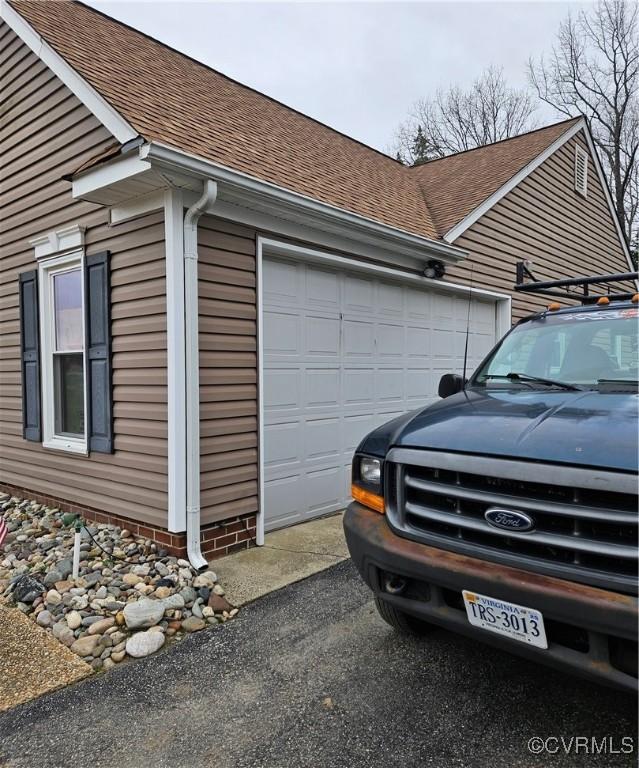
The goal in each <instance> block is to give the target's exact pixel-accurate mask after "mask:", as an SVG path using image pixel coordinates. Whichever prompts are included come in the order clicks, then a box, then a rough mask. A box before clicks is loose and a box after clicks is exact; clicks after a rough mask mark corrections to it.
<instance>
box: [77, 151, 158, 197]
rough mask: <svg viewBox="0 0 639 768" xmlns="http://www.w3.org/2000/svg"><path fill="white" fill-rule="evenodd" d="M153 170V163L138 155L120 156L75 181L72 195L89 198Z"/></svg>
mask: <svg viewBox="0 0 639 768" xmlns="http://www.w3.org/2000/svg"><path fill="white" fill-rule="evenodd" d="M150 170H151V163H149V162H146V161H145V160H140V158H139V157H138V155H137V154H136V153H129V154H126V155H120V156H119V157H118V158H116V159H115V160H111V161H110V162H108V163H104V165H100V166H97V167H96V168H90V169H88V170H86V171H84V172H82V173H79V174H78V175H77V176H76V177H74V179H73V183H72V187H71V194H72V196H73V197H74V198H85V197H89V196H91V195H93V194H95V193H96V192H99V191H101V190H103V189H105V188H107V187H111V186H113V185H114V184H118V183H119V182H121V181H125V180H130V179H133V178H135V177H136V176H139V175H140V174H143V173H146V172H147V171H150Z"/></svg>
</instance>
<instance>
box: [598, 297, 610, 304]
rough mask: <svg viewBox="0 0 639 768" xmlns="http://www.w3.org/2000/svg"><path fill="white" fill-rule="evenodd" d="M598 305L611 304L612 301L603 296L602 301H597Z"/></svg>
mask: <svg viewBox="0 0 639 768" xmlns="http://www.w3.org/2000/svg"><path fill="white" fill-rule="evenodd" d="M597 304H610V299H609V298H608V297H607V296H602V297H601V298H600V299H597Z"/></svg>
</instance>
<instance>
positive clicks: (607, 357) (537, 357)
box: [471, 308, 639, 389]
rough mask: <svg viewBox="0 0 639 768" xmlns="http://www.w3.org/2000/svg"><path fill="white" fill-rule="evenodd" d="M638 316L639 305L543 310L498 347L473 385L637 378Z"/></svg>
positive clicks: (579, 385) (579, 384)
mask: <svg viewBox="0 0 639 768" xmlns="http://www.w3.org/2000/svg"><path fill="white" fill-rule="evenodd" d="M638 320H639V311H638V310H637V309H635V308H631V309H608V310H602V311H598V310H594V311H593V310H591V311H584V312H575V313H570V314H562V315H560V314H557V315H545V316H543V317H540V318H537V319H535V320H531V321H529V322H526V323H522V324H521V325H519V326H517V327H516V328H514V329H513V330H512V331H511V332H510V333H509V334H508V335H507V336H506V337H505V338H504V339H503V340H502V342H501V343H500V344H499V345H498V346H497V347H496V348H495V350H494V351H493V352H492V354H491V355H490V356H489V357H488V359H487V360H486V361H485V362H484V364H483V365H482V366H481V368H480V369H479V370H478V371H477V373H476V374H475V376H474V377H473V379H472V382H471V386H472V385H475V386H486V385H492V384H493V383H494V385H495V386H500V387H504V386H512V387H522V386H525V387H526V388H531V387H534V388H536V387H539V388H542V387H549V386H555V385H556V386H557V387H561V388H575V389H583V388H586V389H591V388H595V387H597V386H598V385H600V384H601V383H602V382H611V381H612V382H627V383H628V384H631V383H634V382H636V381H637V378H638V377H639V370H638V365H639V363H638V357H637V329H638V325H639V323H638ZM517 374H519V375H517ZM566 385H569V386H568V387H566ZM570 385H572V387H571V386H570Z"/></svg>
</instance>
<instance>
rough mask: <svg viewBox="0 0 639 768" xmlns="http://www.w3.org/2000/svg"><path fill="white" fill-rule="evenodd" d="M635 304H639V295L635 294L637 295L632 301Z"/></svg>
mask: <svg viewBox="0 0 639 768" xmlns="http://www.w3.org/2000/svg"><path fill="white" fill-rule="evenodd" d="M630 301H632V303H633V304H637V303H638V302H639V293H635V295H634V296H633V297H632V298H631V299H630Z"/></svg>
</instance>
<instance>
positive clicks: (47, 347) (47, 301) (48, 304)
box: [38, 250, 88, 456]
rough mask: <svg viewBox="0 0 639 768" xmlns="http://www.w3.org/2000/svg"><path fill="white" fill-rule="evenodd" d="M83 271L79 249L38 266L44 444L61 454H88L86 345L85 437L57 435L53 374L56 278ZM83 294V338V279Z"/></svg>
mask: <svg viewBox="0 0 639 768" xmlns="http://www.w3.org/2000/svg"><path fill="white" fill-rule="evenodd" d="M78 268H79V269H80V273H81V275H84V251H83V250H77V251H72V252H70V253H65V254H64V255H62V256H54V257H51V258H47V259H42V260H41V261H40V263H39V264H38V285H39V294H40V302H39V303H40V352H41V365H42V445H43V447H44V448H51V449H54V450H58V451H67V452H71V453H80V454H83V455H85V456H86V455H88V448H87V446H88V440H87V427H88V424H87V413H88V411H87V406H88V402H87V366H86V346H84V347H83V350H82V354H83V366H82V369H83V387H84V436H83V437H69V436H68V435H57V434H56V432H55V390H54V372H53V357H54V355H53V353H54V350H55V313H54V298H53V278H54V276H55V275H59V274H63V273H64V272H69V271H71V270H73V269H78ZM80 284H81V291H82V337H83V338H86V335H85V327H84V326H85V319H84V280H81V283H80Z"/></svg>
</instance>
